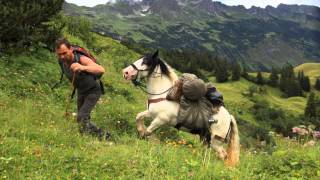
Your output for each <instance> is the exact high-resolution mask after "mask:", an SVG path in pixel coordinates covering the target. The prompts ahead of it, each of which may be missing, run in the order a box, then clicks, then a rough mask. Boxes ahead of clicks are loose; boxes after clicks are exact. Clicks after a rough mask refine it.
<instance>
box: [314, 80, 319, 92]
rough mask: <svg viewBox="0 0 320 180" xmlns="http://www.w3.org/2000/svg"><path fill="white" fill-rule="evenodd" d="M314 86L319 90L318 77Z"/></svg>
mask: <svg viewBox="0 0 320 180" xmlns="http://www.w3.org/2000/svg"><path fill="white" fill-rule="evenodd" d="M314 88H315V89H316V90H318V91H320V79H317V80H316V83H315V85H314Z"/></svg>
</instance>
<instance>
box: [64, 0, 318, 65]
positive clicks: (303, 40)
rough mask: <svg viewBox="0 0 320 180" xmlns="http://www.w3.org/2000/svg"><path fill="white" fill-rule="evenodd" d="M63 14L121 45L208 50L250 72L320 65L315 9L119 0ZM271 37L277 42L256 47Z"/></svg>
mask: <svg viewBox="0 0 320 180" xmlns="http://www.w3.org/2000/svg"><path fill="white" fill-rule="evenodd" d="M64 12H65V13H66V14H68V15H72V16H86V17H88V18H89V19H90V20H91V22H92V23H93V26H94V28H93V30H94V31H95V32H98V33H100V34H104V35H107V36H111V37H112V38H114V39H118V40H120V41H129V42H131V43H136V44H139V45H142V46H144V47H148V48H154V49H155V48H161V49H167V50H172V49H180V50H187V51H190V50H195V51H209V52H212V53H215V54H217V55H219V56H224V57H226V58H227V59H229V60H230V61H237V62H239V63H240V64H242V65H245V66H247V67H248V68H249V69H254V70H268V69H270V68H271V67H272V66H282V65H283V64H285V63H287V62H289V63H291V64H293V65H298V64H301V63H304V62H309V61H310V60H311V61H313V62H320V8H319V7H317V6H307V5H285V4H280V5H279V6H277V7H276V8H275V7H272V6H267V7H266V8H260V7H254V6H253V7H251V8H249V9H246V8H245V7H244V6H241V5H240V6H228V5H225V4H223V3H221V2H216V1H211V0H143V1H141V2H140V1H139V2H135V1H132V0H118V1H116V2H115V3H107V4H105V5H97V6H95V7H93V8H89V7H78V6H76V5H73V4H67V3H66V4H65V5H64ZM270 39H276V41H277V42H281V43H275V44H273V43H266V44H267V45H266V46H261V45H259V44H264V42H269V41H270ZM257 47H259V48H258V49H257ZM272 49H280V50H281V52H283V54H286V55H288V56H286V57H285V58H283V55H279V54H281V53H275V54H274V53H272V52H273V51H272ZM253 50H255V51H253ZM257 52H258V53H257ZM290 52H294V53H290ZM256 57H262V59H260V58H258V59H257V58H256Z"/></svg>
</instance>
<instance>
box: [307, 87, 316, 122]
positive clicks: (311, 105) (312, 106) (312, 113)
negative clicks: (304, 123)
mask: <svg viewBox="0 0 320 180" xmlns="http://www.w3.org/2000/svg"><path fill="white" fill-rule="evenodd" d="M304 115H305V117H308V118H315V117H317V114H316V102H315V94H314V93H313V92H311V93H310V95H309V98H308V101H307V106H306V109H305V111H304Z"/></svg>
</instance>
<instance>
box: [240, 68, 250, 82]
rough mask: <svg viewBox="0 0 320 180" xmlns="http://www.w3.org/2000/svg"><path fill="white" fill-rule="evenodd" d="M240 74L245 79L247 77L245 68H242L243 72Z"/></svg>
mask: <svg viewBox="0 0 320 180" xmlns="http://www.w3.org/2000/svg"><path fill="white" fill-rule="evenodd" d="M241 76H242V77H243V78H244V79H246V80H248V79H249V74H248V71H247V68H243V72H242V74H241Z"/></svg>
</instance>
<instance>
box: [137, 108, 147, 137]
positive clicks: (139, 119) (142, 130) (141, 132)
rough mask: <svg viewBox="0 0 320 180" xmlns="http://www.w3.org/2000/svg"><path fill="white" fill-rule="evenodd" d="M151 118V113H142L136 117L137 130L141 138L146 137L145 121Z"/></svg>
mask: <svg viewBox="0 0 320 180" xmlns="http://www.w3.org/2000/svg"><path fill="white" fill-rule="evenodd" d="M146 117H149V111H148V110H146V111H143V112H140V113H139V114H138V115H137V117H136V124H137V130H138V132H139V135H140V136H144V135H145V134H146V126H145V125H144V121H143V119H144V118H146Z"/></svg>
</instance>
